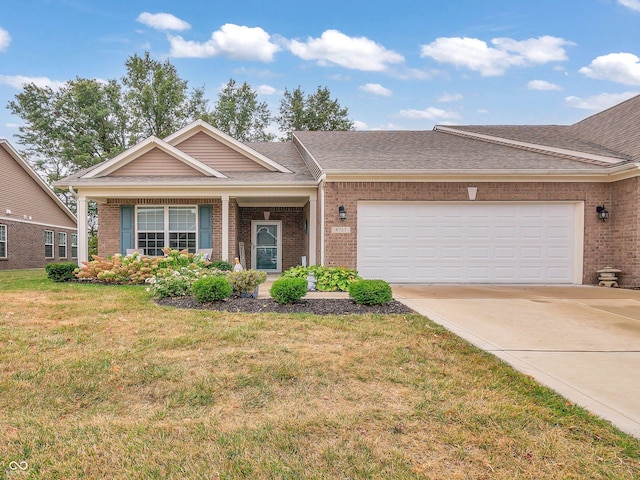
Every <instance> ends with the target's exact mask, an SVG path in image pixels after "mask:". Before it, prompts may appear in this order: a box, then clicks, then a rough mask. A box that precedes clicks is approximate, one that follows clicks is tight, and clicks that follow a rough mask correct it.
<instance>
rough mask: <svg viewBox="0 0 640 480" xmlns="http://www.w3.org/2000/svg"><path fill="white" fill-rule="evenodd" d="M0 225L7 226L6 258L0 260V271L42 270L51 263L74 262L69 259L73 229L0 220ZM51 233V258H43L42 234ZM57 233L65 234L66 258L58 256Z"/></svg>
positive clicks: (74, 231)
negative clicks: (46, 231)
mask: <svg viewBox="0 0 640 480" xmlns="http://www.w3.org/2000/svg"><path fill="white" fill-rule="evenodd" d="M0 224H1V225H6V226H7V254H8V255H7V258H0V270H13V269H22V268H43V267H44V266H45V265H46V264H48V263H53V262H75V261H76V260H77V259H72V258H71V235H72V234H74V233H76V230H75V229H69V228H58V227H47V226H43V225H37V224H34V223H27V222H15V221H9V220H0ZM45 230H51V231H52V232H53V254H54V257H53V258H45V256H44V232H45ZM58 232H66V234H67V256H66V257H65V258H61V257H60V256H59V255H58V253H59V252H58Z"/></svg>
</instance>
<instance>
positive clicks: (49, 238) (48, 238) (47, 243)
mask: <svg viewBox="0 0 640 480" xmlns="http://www.w3.org/2000/svg"><path fill="white" fill-rule="evenodd" d="M44 258H53V230H45V231H44Z"/></svg>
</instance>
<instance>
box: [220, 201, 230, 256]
mask: <svg viewBox="0 0 640 480" xmlns="http://www.w3.org/2000/svg"><path fill="white" fill-rule="evenodd" d="M222 260H224V261H226V262H228V261H229V195H222Z"/></svg>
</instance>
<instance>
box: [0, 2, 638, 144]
mask: <svg viewBox="0 0 640 480" xmlns="http://www.w3.org/2000/svg"><path fill="white" fill-rule="evenodd" d="M145 51H149V52H150V53H151V55H152V56H153V57H154V58H158V59H166V58H169V59H170V60H171V62H172V63H173V64H174V65H175V66H176V67H177V69H178V71H179V73H180V75H181V76H182V77H183V78H184V79H186V80H188V81H189V84H190V85H191V86H194V87H195V86H205V89H206V92H207V97H208V98H209V99H210V100H211V102H212V103H213V102H214V101H215V99H216V98H217V93H218V91H219V89H220V87H221V86H222V85H223V84H225V83H226V82H227V81H228V80H229V79H230V78H233V79H235V80H236V81H237V82H243V81H247V82H248V83H249V84H251V85H252V87H253V88H254V89H256V90H258V91H259V92H260V98H261V99H262V100H264V101H266V102H267V103H268V104H269V106H270V107H271V109H272V111H273V112H274V113H276V112H277V107H278V104H279V101H280V98H281V95H282V92H283V90H284V88H285V87H287V88H289V89H290V90H292V89H294V88H296V87H298V86H300V87H301V88H302V90H303V91H305V92H306V93H311V92H313V91H315V89H316V87H317V86H319V85H321V86H327V87H328V88H329V89H330V91H331V93H332V95H333V96H334V97H337V98H338V100H339V102H340V103H341V105H342V106H345V107H348V108H349V115H350V118H351V119H352V120H354V121H355V122H356V126H357V127H358V129H367V130H371V129H387V130H388V129H403V130H404V129H411V130H421V129H431V128H433V126H434V125H435V124H462V125H464V124H570V123H573V122H575V121H578V120H580V119H582V118H584V117H587V116H589V115H591V114H592V113H594V112H597V111H599V110H602V109H604V108H606V107H608V106H611V105H613V104H615V103H618V102H620V101H622V100H624V99H626V98H628V97H630V96H633V95H636V94H638V93H640V58H639V57H640V0H581V1H576V0H536V1H535V2H534V1H530V0H526V1H524V0H520V1H517V0H491V1H490V2H486V1H485V2H481V1H478V0H473V1H463V0H458V1H451V2H440V1H439V2H436V1H431V0H395V1H394V2H390V1H381V0H366V1H361V0H340V1H337V0H325V1H322V0H318V1H316V2H304V1H303V2H301V1H299V0H296V1H291V0H272V1H270V2H267V1H264V0H247V1H243V0H239V1H237V2H221V1H213V0H189V1H184V2H176V1H167V0H153V1H136V0H130V1H126V2H125V1H120V0H117V1H107V2H97V1H94V0H41V1H36V0H20V1H13V0H2V14H1V15H0V137H5V138H9V139H10V140H11V141H13V142H16V140H15V139H14V138H13V137H12V136H13V135H14V134H15V133H16V132H17V128H18V126H19V124H20V119H19V118H16V117H13V116H11V115H10V114H9V112H8V110H7V109H6V104H7V102H8V101H9V100H11V99H13V97H14V96H15V95H16V94H17V93H19V91H20V85H21V84H22V83H23V82H25V81H27V82H28V81H34V82H36V83H38V84H40V85H45V84H46V85H51V86H52V87H54V88H55V86H56V85H59V83H60V82H64V81H66V80H69V79H73V78H75V77H84V78H99V79H109V78H120V77H122V76H123V75H124V62H125V60H126V58H127V57H129V56H130V55H132V54H134V53H138V54H143V53H144V52H145Z"/></svg>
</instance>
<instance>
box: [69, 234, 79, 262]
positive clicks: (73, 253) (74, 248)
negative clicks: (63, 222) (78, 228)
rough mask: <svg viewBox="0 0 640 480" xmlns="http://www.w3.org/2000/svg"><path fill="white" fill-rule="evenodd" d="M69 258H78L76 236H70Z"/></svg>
mask: <svg viewBox="0 0 640 480" xmlns="http://www.w3.org/2000/svg"><path fill="white" fill-rule="evenodd" d="M71 258H78V234H77V233H72V234H71Z"/></svg>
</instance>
